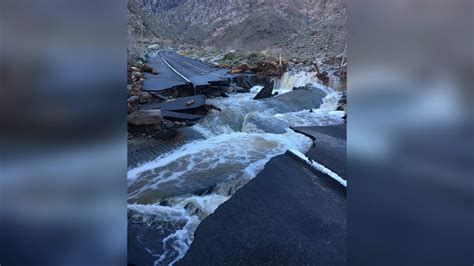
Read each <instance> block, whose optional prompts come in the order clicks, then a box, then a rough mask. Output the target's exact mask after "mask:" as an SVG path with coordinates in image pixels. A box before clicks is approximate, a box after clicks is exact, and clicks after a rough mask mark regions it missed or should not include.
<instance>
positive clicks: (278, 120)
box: [128, 87, 344, 265]
mask: <svg viewBox="0 0 474 266" xmlns="http://www.w3.org/2000/svg"><path fill="white" fill-rule="evenodd" d="M260 88H261V87H254V88H253V89H252V91H251V92H250V93H245V94H233V95H231V96H230V97H229V98H215V99H210V100H208V102H209V103H211V104H214V105H215V106H218V107H219V108H221V109H222V111H221V112H217V111H212V112H211V113H210V114H209V115H208V116H206V117H205V118H203V119H202V120H201V121H200V122H199V123H198V124H197V125H195V126H194V127H193V128H194V129H195V130H197V131H198V132H200V133H201V134H202V135H204V136H205V138H206V139H204V140H197V141H194V142H192V143H189V144H186V145H184V146H183V147H181V148H179V149H176V150H173V151H171V152H169V153H167V154H165V155H162V156H160V157H158V158H156V159H154V160H152V161H150V162H148V163H145V164H142V165H140V166H138V167H136V168H133V169H130V170H129V172H128V202H129V207H128V215H129V237H130V238H131V239H129V263H134V264H136V265H142V264H143V265H146V264H149V263H153V262H155V264H157V265H168V264H174V263H175V262H177V261H178V260H180V259H181V258H183V257H184V255H185V254H186V252H187V250H188V249H189V246H190V244H191V242H192V241H193V238H194V232H195V230H196V228H197V226H198V225H199V223H200V222H201V221H202V220H203V219H204V218H206V217H207V216H208V215H210V214H211V213H213V212H214V211H215V210H216V208H217V207H218V206H219V205H220V204H222V203H223V202H225V201H226V200H228V199H229V198H230V197H231V196H232V195H233V194H234V193H235V192H236V191H237V190H238V189H239V188H241V187H242V186H244V185H245V184H246V183H248V182H249V181H250V180H252V179H253V178H254V177H255V176H256V175H257V174H258V173H259V172H260V171H262V170H263V169H264V167H265V164H266V163H267V162H268V161H269V160H270V159H271V158H273V157H275V156H278V155H281V154H284V153H285V152H286V151H287V150H290V149H291V150H295V151H299V152H301V153H305V152H307V151H308V150H309V149H310V147H311V146H312V145H313V142H312V140H311V139H310V138H308V137H306V136H304V135H302V134H299V133H296V132H294V131H293V130H291V129H290V127H293V126H307V125H335V124H341V123H343V120H342V117H343V116H344V112H342V111H335V110H336V108H337V103H338V101H339V98H340V94H339V93H338V92H331V93H329V94H328V95H326V93H325V92H322V91H321V90H318V89H317V88H315V89H310V90H301V91H291V92H288V91H287V90H285V89H281V90H280V91H281V92H280V93H283V94H281V95H279V96H277V97H273V98H270V99H265V100H261V101H255V100H252V99H253V97H254V96H255V95H256V93H257V92H258V90H259V89H260ZM284 92H288V93H284ZM295 101H296V102H297V104H295V103H294V102H295ZM140 247H142V249H143V250H144V251H140Z"/></svg>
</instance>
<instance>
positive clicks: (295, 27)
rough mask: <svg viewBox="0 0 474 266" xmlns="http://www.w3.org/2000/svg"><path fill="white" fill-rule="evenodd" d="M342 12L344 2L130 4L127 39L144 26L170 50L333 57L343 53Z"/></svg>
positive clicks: (176, 0) (137, 0) (177, 0)
mask: <svg viewBox="0 0 474 266" xmlns="http://www.w3.org/2000/svg"><path fill="white" fill-rule="evenodd" d="M345 9H346V3H345V0H298V1H294V0H129V24H135V25H136V26H135V27H134V28H133V29H132V30H131V31H130V32H131V33H130V36H132V37H134V38H135V39H136V38H137V36H138V35H137V34H139V33H138V31H140V30H139V29H137V26H139V25H140V23H141V22H143V24H144V26H145V27H144V28H146V30H145V34H144V35H145V36H147V37H157V38H158V39H160V40H168V41H169V43H173V42H174V44H175V45H179V44H182V45H194V46H204V47H208V48H214V49H219V50H230V49H245V50H250V51H259V50H268V49H270V50H271V49H282V50H283V52H284V53H288V54H292V55H298V49H300V50H304V51H303V53H302V54H305V55H308V56H312V57H315V56H316V53H324V54H325V55H332V56H333V55H336V54H338V53H341V52H343V50H344V47H345V19H346V12H345ZM137 22H138V23H137ZM295 52H296V53H295ZM305 57H306V56H305Z"/></svg>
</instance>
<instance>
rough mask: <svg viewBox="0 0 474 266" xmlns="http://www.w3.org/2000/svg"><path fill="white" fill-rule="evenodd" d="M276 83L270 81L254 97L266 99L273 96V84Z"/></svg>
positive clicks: (255, 98)
mask: <svg viewBox="0 0 474 266" xmlns="http://www.w3.org/2000/svg"><path fill="white" fill-rule="evenodd" d="M274 85H275V82H273V81H271V82H270V83H268V84H267V85H265V87H263V88H262V89H261V90H260V91H259V92H258V93H257V95H255V97H254V98H253V99H254V100H258V99H265V98H270V97H272V96H273V93H272V92H273V86H274Z"/></svg>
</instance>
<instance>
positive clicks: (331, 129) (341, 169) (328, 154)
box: [292, 124, 347, 180]
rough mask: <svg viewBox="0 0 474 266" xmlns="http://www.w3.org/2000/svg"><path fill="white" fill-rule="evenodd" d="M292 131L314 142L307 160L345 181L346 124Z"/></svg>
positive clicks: (300, 128) (302, 128)
mask: <svg viewBox="0 0 474 266" xmlns="http://www.w3.org/2000/svg"><path fill="white" fill-rule="evenodd" d="M292 129H293V130H294V131H295V132H298V133H301V134H303V135H306V136H308V137H309V138H311V139H312V140H313V141H314V146H313V147H312V148H311V149H310V150H309V151H308V152H307V153H306V156H307V157H308V158H309V159H311V160H313V161H315V162H316V163H318V164H320V165H323V166H324V167H326V168H328V169H329V170H331V171H332V172H334V173H336V174H337V175H339V176H340V177H341V178H343V179H345V180H347V169H346V168H347V161H346V157H347V144H346V135H347V134H346V124H341V125H337V126H312V127H293V128H292Z"/></svg>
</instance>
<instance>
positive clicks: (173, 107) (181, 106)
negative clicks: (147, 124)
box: [141, 95, 206, 111]
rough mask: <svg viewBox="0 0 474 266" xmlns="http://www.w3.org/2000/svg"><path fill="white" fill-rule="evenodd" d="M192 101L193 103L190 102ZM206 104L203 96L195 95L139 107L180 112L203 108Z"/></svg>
mask: <svg viewBox="0 0 474 266" xmlns="http://www.w3.org/2000/svg"><path fill="white" fill-rule="evenodd" d="M192 101H194V102H192ZM205 104H206V97H205V96H204V95H196V96H190V97H181V98H177V99H174V100H171V101H164V102H159V103H150V104H144V105H142V106H141V109H142V110H150V109H161V110H162V111H180V110H189V109H194V108H198V107H201V106H204V105H205Z"/></svg>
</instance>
